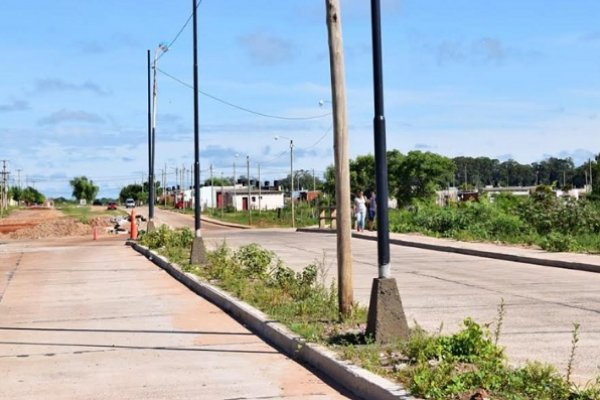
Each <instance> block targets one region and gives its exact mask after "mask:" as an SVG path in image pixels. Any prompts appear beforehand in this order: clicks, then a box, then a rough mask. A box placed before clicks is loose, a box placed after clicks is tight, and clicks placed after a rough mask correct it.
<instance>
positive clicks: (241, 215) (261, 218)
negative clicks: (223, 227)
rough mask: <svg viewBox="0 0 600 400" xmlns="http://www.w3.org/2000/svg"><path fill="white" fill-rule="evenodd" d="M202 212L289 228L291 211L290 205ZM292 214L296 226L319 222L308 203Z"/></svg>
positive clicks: (236, 221)
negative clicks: (259, 210)
mask: <svg viewBox="0 0 600 400" xmlns="http://www.w3.org/2000/svg"><path fill="white" fill-rule="evenodd" d="M174 211H178V212H182V213H185V214H193V213H194V210H193V209H190V208H186V209H182V210H174ZM203 213H204V215H206V216H209V217H210V218H214V219H217V220H219V221H223V222H230V223H234V224H241V225H251V226H253V227H257V228H290V227H291V226H292V212H291V208H290V207H285V208H282V209H281V210H262V211H261V212H258V211H257V210H252V213H251V214H249V213H248V211H235V210H233V209H231V208H229V209H225V210H223V212H221V209H217V208H211V209H208V210H206V211H204V212H203ZM294 214H295V226H296V227H305V226H313V225H317V224H318V223H319V220H318V218H317V214H318V212H317V209H316V208H314V207H311V206H309V205H306V204H299V205H298V206H297V207H296V209H295V213H294ZM313 215H314V217H313Z"/></svg>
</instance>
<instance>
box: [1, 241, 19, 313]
mask: <svg viewBox="0 0 600 400" xmlns="http://www.w3.org/2000/svg"><path fill="white" fill-rule="evenodd" d="M23 254H24V253H23V252H21V253H19V258H18V259H17V262H16V263H15V266H14V267H13V269H12V270H10V271H9V272H8V279H7V280H6V285H4V289H2V293H0V303H2V299H3V298H4V293H6V291H7V290H8V286H9V285H10V282H11V281H12V279H13V278H14V276H15V273H16V272H17V269H18V268H19V265H21V260H23Z"/></svg>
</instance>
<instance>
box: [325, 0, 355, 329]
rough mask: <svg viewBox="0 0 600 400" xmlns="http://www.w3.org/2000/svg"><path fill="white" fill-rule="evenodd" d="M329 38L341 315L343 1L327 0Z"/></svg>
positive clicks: (348, 290) (347, 268)
mask: <svg viewBox="0 0 600 400" xmlns="http://www.w3.org/2000/svg"><path fill="white" fill-rule="evenodd" d="M325 7H326V9H327V33H328V39H329V40H328V41H329V66H330V73H331V94H332V104H333V133H334V134H333V149H334V155H335V161H334V162H335V181H336V185H335V196H336V213H337V217H336V224H337V265H338V303H339V308H340V314H341V316H342V317H347V316H349V315H350V313H351V312H352V303H353V300H354V296H353V288H352V252H351V248H350V241H351V239H352V221H351V219H350V214H351V208H350V166H349V161H348V122H347V119H346V83H345V78H344V76H345V73H344V47H343V43H342V20H341V14H340V0H325Z"/></svg>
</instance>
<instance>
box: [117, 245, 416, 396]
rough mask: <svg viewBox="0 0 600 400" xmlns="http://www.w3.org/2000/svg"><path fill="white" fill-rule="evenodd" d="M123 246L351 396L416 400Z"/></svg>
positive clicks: (156, 258)
mask: <svg viewBox="0 0 600 400" xmlns="http://www.w3.org/2000/svg"><path fill="white" fill-rule="evenodd" d="M127 244H128V245H130V246H131V247H132V248H133V249H134V250H136V251H138V252H139V253H141V254H143V255H144V256H145V257H147V258H148V259H149V260H150V261H152V262H153V263H154V264H156V265H157V266H159V267H160V268H162V269H164V270H165V271H166V272H168V273H169V274H170V275H171V276H173V277H174V278H175V279H177V280H178V281H179V282H181V283H183V284H184V285H185V286H187V287H188V288H189V289H190V290H191V291H193V292H194V293H196V294H198V295H199V296H201V297H204V298H205V299H207V300H208V301H210V302H211V303H213V304H215V305H216V306H217V307H219V308H221V309H222V310H224V311H226V312H227V313H228V314H230V315H231V316H233V317H234V318H235V319H236V320H238V321H239V322H240V323H242V324H243V325H245V326H246V327H247V328H249V329H250V330H252V331H253V332H254V333H256V334H257V335H258V336H259V337H261V338H262V339H264V340H266V341H267V342H269V343H270V344H272V345H274V346H275V347H277V348H278V349H280V350H281V351H282V352H283V353H284V354H285V355H287V356H288V357H290V358H292V359H294V360H297V361H299V362H302V363H305V364H307V365H309V366H310V367H312V368H313V369H315V370H316V371H318V372H319V373H321V374H323V375H325V376H326V377H327V378H328V379H331V380H332V381H333V382H335V383H336V384H338V385H339V386H341V387H343V388H344V389H346V390H348V391H349V392H350V393H352V394H353V395H356V396H358V397H360V398H362V399H365V400H366V399H368V400H417V398H415V397H412V396H410V394H409V393H408V392H407V391H406V390H405V389H404V388H402V387H401V386H400V385H398V384H396V383H394V382H391V381H389V380H387V379H385V378H382V377H380V376H378V375H375V374H373V373H371V372H369V371H367V370H365V369H362V368H359V367H357V366H356V365H353V364H350V363H348V362H346V361H342V360H340V359H339V358H338V357H337V355H336V354H335V353H333V352H332V351H330V350H329V349H327V348H325V347H323V346H320V345H317V344H314V343H307V342H306V341H305V340H304V339H302V338H301V337H299V336H298V335H295V334H294V333H292V332H290V331H289V330H288V329H287V328H286V327H285V326H284V325H282V324H280V323H278V322H277V321H273V320H271V319H269V318H268V316H267V315H265V314H264V313H262V312H261V311H258V310H257V309H255V308H254V307H252V306H250V305H248V304H246V303H244V302H243V301H240V300H238V299H236V298H234V297H232V296H231V295H229V294H227V293H225V292H223V291H221V290H220V289H218V288H216V287H214V286H212V285H210V284H208V283H206V282H202V281H200V280H199V279H198V278H197V277H196V276H195V275H193V274H190V273H186V272H183V271H182V270H181V268H180V267H179V266H178V265H177V264H172V263H170V262H169V260H167V259H166V258H164V257H162V256H160V255H158V254H157V253H155V252H153V251H152V250H150V249H148V248H146V247H144V246H141V245H139V244H138V243H136V242H133V241H128V242H127Z"/></svg>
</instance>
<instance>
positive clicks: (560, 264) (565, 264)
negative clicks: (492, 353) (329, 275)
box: [296, 228, 600, 273]
mask: <svg viewBox="0 0 600 400" xmlns="http://www.w3.org/2000/svg"><path fill="white" fill-rule="evenodd" d="M296 231H297V232H310V233H335V231H334V230H331V229H305V228H298V229H297V230H296ZM352 237H354V238H357V239H365V240H372V241H377V236H371V235H364V234H360V233H354V232H353V233H352ZM390 243H391V244H395V245H398V246H406V247H416V248H419V249H425V250H434V251H445V252H448V253H457V254H465V255H468V256H476V257H485V258H492V259H496V260H504V261H516V262H521V263H526V264H534V265H542V266H545V267H554V268H566V269H573V270H577V271H587V272H596V273H600V265H595V264H587V263H581V262H575V261H563V260H552V259H546V258H536V257H528V256H520V255H516V254H509V253H500V252H494V251H485V250H477V249H468V248H464V247H454V246H448V245H443V244H432V243H421V242H415V241H410V240H404V239H393V238H390Z"/></svg>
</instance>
